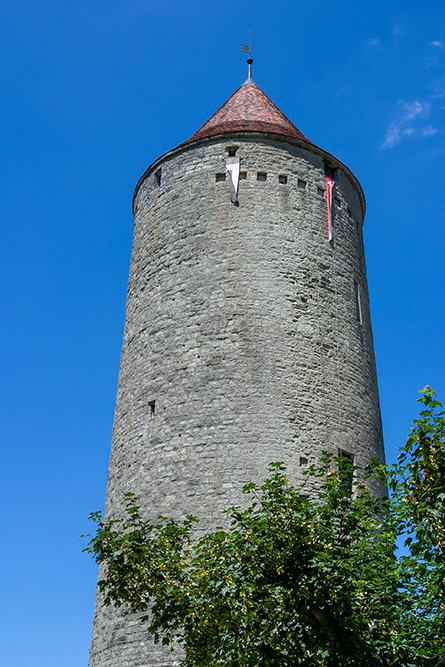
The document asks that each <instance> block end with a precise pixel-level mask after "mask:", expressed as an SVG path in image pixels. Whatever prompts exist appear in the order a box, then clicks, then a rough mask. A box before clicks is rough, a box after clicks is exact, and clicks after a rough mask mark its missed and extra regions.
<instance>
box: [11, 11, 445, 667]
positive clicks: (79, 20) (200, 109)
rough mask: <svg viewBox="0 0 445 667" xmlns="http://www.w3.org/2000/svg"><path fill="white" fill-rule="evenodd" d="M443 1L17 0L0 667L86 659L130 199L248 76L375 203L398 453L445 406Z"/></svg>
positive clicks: (382, 350) (381, 326)
mask: <svg viewBox="0 0 445 667" xmlns="http://www.w3.org/2000/svg"><path fill="white" fill-rule="evenodd" d="M444 26H445V4H444V3H443V2H439V1H438V0H432V1H430V2H425V3H418V2H417V1H416V2H413V1H410V0H404V1H403V2H401V1H397V0H396V1H391V0H390V1H384V0H375V2H374V3H364V2H357V0H355V1H354V2H352V1H349V0H348V1H347V0H332V2H322V1H321V0H311V1H306V0H301V1H300V2H299V3H297V2H291V1H289V0H282V1H281V2H280V3H271V2H266V1H265V0H257V1H256V2H249V1H243V0H238V1H237V2H235V1H234V0H225V1H224V2H220V3H215V2H213V3H210V2H205V1H204V0H190V1H189V2H179V0H163V1H162V2H159V1H156V2H155V1H154V0H107V1H106V2H105V0H88V2H86V1H85V0H77V1H76V2H73V0H63V2H62V1H61V0H60V1H59V2H57V1H56V0H40V1H39V2H35V1H34V2H32V1H30V0H14V1H12V0H4V2H3V3H2V6H1V8H0V36H1V43H2V48H1V55H0V59H1V67H0V90H1V93H2V94H1V103H0V114H1V119H0V120H1V123H0V142H1V162H0V177H1V181H0V182H1V197H2V205H1V211H0V214H1V218H2V221H1V235H2V238H1V250H2V255H3V257H2V261H1V264H0V272H1V281H2V291H1V298H2V304H1V308H0V318H1V328H0V331H1V337H2V342H1V345H2V355H1V359H2V361H1V364H2V369H1V370H2V373H1V377H2V401H1V405H2V420H1V432H0V437H1V442H2V449H3V457H2V466H1V468H0V474H1V478H2V479H1V484H0V494H1V496H2V512H1V517H2V538H3V548H2V549H1V551H0V571H1V573H2V576H1V584H0V591H1V596H2V600H3V605H2V610H1V614H2V619H1V623H0V647H1V649H0V667H43V666H44V667H74V666H76V667H78V666H79V665H86V664H87V656H88V649H89V641H90V632H91V621H92V613H93V604H94V593H95V580H96V567H95V565H94V563H92V562H91V561H90V559H89V557H88V556H86V555H85V554H82V553H81V550H82V541H81V540H80V539H79V535H80V534H81V533H85V532H87V531H88V529H89V525H88V521H87V515H88V513H89V512H90V511H93V510H96V509H100V508H102V507H103V503H104V496H105V485H106V475H107V465H108V456H109V447H110V438H111V428H112V420H113V411H114V400H115V392H116V383H117V373H118V363H119V354H120V346H121V340H122V333H123V321H124V309H125V296H126V283H127V277H128V268H129V259H130V249H131V239H132V224H133V223H132V215H131V197H132V193H133V188H134V186H135V184H136V182H137V180H138V178H139V176H140V175H141V174H142V172H143V171H144V170H145V169H146V167H147V166H148V165H149V164H150V163H151V162H152V161H153V160H154V159H155V158H156V157H157V156H159V155H160V154H162V153H164V152H165V151H166V150H168V149H170V148H172V147H173V146H176V145H177V144H179V143H180V142H182V141H184V140H185V139H187V138H188V137H190V136H191V135H192V134H193V133H194V132H195V130H197V129H198V127H199V126H200V125H201V124H202V123H203V122H204V121H205V120H206V119H207V118H208V117H209V116H210V115H211V114H212V113H213V112H214V111H215V110H216V109H217V108H218V107H219V106H220V105H221V104H222V103H223V102H224V101H225V100H226V99H227V97H229V95H231V93H232V92H233V91H234V90H235V89H236V88H237V87H238V86H239V85H240V84H241V83H242V82H243V81H244V79H245V78H246V65H245V56H244V55H243V54H241V53H239V52H238V43H239V42H246V41H247V40H248V35H249V30H251V31H252V44H253V57H254V65H253V78H254V79H255V81H256V82H257V83H258V85H259V86H260V87H261V88H262V89H263V90H264V91H265V92H266V93H267V95H269V97H271V99H272V100H273V101H274V102H275V103H276V104H277V105H278V106H279V107H280V109H281V110H282V111H283V112H284V113H285V114H286V115H288V116H289V118H290V119H291V120H292V121H293V122H294V123H295V124H296V125H297V127H298V128H299V129H300V130H301V131H302V132H303V133H304V134H305V135H306V136H307V137H308V138H309V139H311V140H312V141H314V142H315V143H316V144H318V145H320V146H322V147H323V148H325V149H326V150H327V151H329V152H330V153H333V154H334V155H336V156H337V157H338V158H340V159H341V160H342V161H343V162H344V163H345V164H347V165H348V166H349V167H350V168H351V169H352V171H353V172H354V173H355V174H356V176H357V177H358V178H359V180H360V182H361V183H362V186H363V188H364V190H365V194H366V198H367V205H368V212H367V217H366V221H365V227H364V238H365V244H366V253H367V264H368V280H369V287H370V294H371V307H372V314H373V327H374V338H375V346H376V356H377V365H378V375H379V385H380V397H381V406H382V416H383V423H384V431H385V438H386V449H387V455H388V459H389V460H392V459H393V458H394V456H395V451H396V446H397V444H400V443H403V442H404V440H405V438H406V434H407V430H408V428H409V426H410V423H411V422H412V419H413V418H415V416H416V413H417V405H416V398H417V391H418V390H419V389H421V388H422V387H423V386H424V385H425V384H427V383H428V384H430V385H431V386H433V387H435V388H436V389H437V391H438V393H439V395H441V396H442V398H443V399H445V381H444V369H445V361H444V354H443V342H444V336H443V326H444V319H445V317H444V298H443V293H442V292H443V285H444V277H445V276H444V266H445V261H444V249H445V248H444V245H445V244H444V226H445V225H444V213H443V210H444V194H445V193H444V187H443V180H444V160H445V27H444Z"/></svg>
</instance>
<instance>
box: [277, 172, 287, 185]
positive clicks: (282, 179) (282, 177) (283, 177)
mask: <svg viewBox="0 0 445 667" xmlns="http://www.w3.org/2000/svg"><path fill="white" fill-rule="evenodd" d="M278 183H282V184H283V185H286V183H287V176H286V175H285V174H280V175H279V176H278Z"/></svg>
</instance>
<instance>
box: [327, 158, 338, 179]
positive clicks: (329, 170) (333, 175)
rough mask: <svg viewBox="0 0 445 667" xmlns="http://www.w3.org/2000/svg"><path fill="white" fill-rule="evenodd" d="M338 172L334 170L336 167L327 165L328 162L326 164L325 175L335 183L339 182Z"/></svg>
mask: <svg viewBox="0 0 445 667" xmlns="http://www.w3.org/2000/svg"><path fill="white" fill-rule="evenodd" d="M336 171H337V170H336V169H334V167H330V166H329V165H328V164H326V162H325V163H324V173H325V174H326V176H328V177H329V178H332V180H333V181H336V180H337V179H336V175H337V174H336Z"/></svg>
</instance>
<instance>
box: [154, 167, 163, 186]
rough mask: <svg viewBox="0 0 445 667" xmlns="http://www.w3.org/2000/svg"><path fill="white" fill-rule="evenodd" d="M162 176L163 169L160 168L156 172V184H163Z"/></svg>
mask: <svg viewBox="0 0 445 667" xmlns="http://www.w3.org/2000/svg"><path fill="white" fill-rule="evenodd" d="M161 178H162V169H158V171H157V172H156V173H155V183H156V185H161Z"/></svg>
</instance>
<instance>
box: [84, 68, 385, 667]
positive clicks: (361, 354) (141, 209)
mask: <svg viewBox="0 0 445 667" xmlns="http://www.w3.org/2000/svg"><path fill="white" fill-rule="evenodd" d="M133 210H134V216H135V231H134V242H133V250H132V259H131V268H130V278H129V286H128V297H127V309H126V321H125V333H124V341H123V347H122V356H121V363H120V371H119V381H118V392H117V401H116V413H115V421H114V429H113V441H112V450H111V458H110V467H109V479H108V488H107V501H106V515H107V516H108V517H110V516H113V515H118V514H119V513H120V512H121V508H122V500H123V494H124V493H125V492H126V491H132V492H134V493H136V494H137V495H138V496H139V498H140V500H141V504H142V506H143V507H144V511H145V512H146V515H147V516H150V517H153V518H155V517H157V516H158V514H163V515H165V516H172V517H175V518H180V517H182V516H184V515H186V514H194V515H196V516H198V517H199V518H200V520H201V524H200V525H201V527H202V528H203V529H208V528H211V527H212V526H215V525H220V524H221V522H222V520H223V518H222V517H223V515H222V510H223V509H225V508H227V507H228V506H230V505H233V504H238V503H240V502H241V501H242V500H241V499H242V487H243V485H244V484H246V483H247V482H250V481H252V480H255V481H257V480H260V479H262V478H264V477H265V476H266V474H267V467H268V464H269V463H270V462H271V461H283V462H284V463H285V464H286V466H287V469H288V473H289V476H290V477H291V478H292V479H294V480H298V479H299V478H300V477H301V474H302V471H303V470H304V469H305V467H306V466H307V465H310V464H311V463H314V462H316V461H317V459H319V457H320V455H321V453H322V452H323V451H329V452H332V453H333V454H335V455H337V454H338V453H344V454H345V455H347V456H349V457H350V458H351V459H353V460H354V463H356V464H358V465H365V464H366V463H368V462H369V460H370V459H371V458H372V457H374V456H377V457H379V458H380V459H381V460H383V457H384V454H383V442H382V430H381V421H380V409H379V399H378V389H377V379H376V369H375V361H374V351H373V342H372V332H371V321H370V312H369V299H368V288H367V281H366V269H365V258H364V252H363V241H362V224H363V218H364V213H365V200H364V196H363V192H362V189H361V187H360V184H359V183H358V181H357V179H356V178H355V177H354V176H353V174H352V173H351V172H350V171H349V169H348V168H347V167H346V166H345V165H343V164H342V163H341V162H340V161H339V160H337V159H336V158H335V157H333V156H332V155H330V154H329V153H327V152H326V151H324V150H322V149H321V148H319V147H317V146H316V145H315V144H313V143H311V142H310V141H309V140H308V139H306V137H304V135H303V134H302V133H301V132H300V131H299V130H298V129H297V128H296V127H295V126H294V125H293V124H292V123H291V121H290V120H289V119H288V118H286V116H284V114H283V113H281V111H280V110H279V109H278V108H277V107H276V106H275V105H274V104H273V102H272V101H271V100H270V99H269V98H268V97H267V96H266V95H265V94H264V93H263V92H262V91H261V90H260V88H259V87H258V86H257V85H256V84H255V83H254V82H253V81H252V79H251V78H250V77H249V79H248V80H247V81H246V82H245V83H244V84H243V85H242V86H241V87H240V88H238V90H237V91H236V92H235V93H234V94H233V95H232V96H231V97H230V98H229V99H228V100H227V102H226V103H225V104H224V105H223V106H222V107H221V108H220V109H219V110H218V111H217V112H216V113H215V114H214V115H213V116H212V117H211V118H210V119H209V120H208V121H207V122H206V123H205V124H204V125H203V126H202V127H201V128H200V129H199V130H198V131H197V132H196V133H195V134H194V135H193V136H192V137H191V139H189V140H188V141H186V142H185V143H183V144H181V145H180V146H178V147H177V148H175V149H173V150H171V151H169V152H168V153H166V154H165V155H163V156H162V157H160V158H159V159H158V160H156V161H155V162H154V163H153V164H152V165H151V166H150V167H149V168H148V169H147V171H146V172H145V173H144V175H143V176H142V177H141V179H140V180H139V182H138V184H137V186H136V191H135V195H134V201H133ZM173 664H175V662H174V657H172V654H169V653H166V652H163V651H162V650H161V649H160V648H158V647H157V646H154V645H153V644H152V642H151V640H150V638H149V637H148V636H147V631H146V630H145V629H144V627H143V626H141V624H140V623H139V621H138V619H137V618H136V617H133V616H130V617H123V616H122V615H121V614H120V613H119V612H117V611H115V610H113V609H110V608H108V609H104V608H103V606H102V605H101V600H100V598H98V601H97V604H96V613H95V621H94V628H93V643H92V649H91V660H90V666H91V667H105V666H106V667H123V666H124V665H125V667H136V666H138V667H142V666H144V667H148V666H150V667H152V666H154V665H157V666H159V665H163V666H167V665H169V666H170V665H173Z"/></svg>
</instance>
